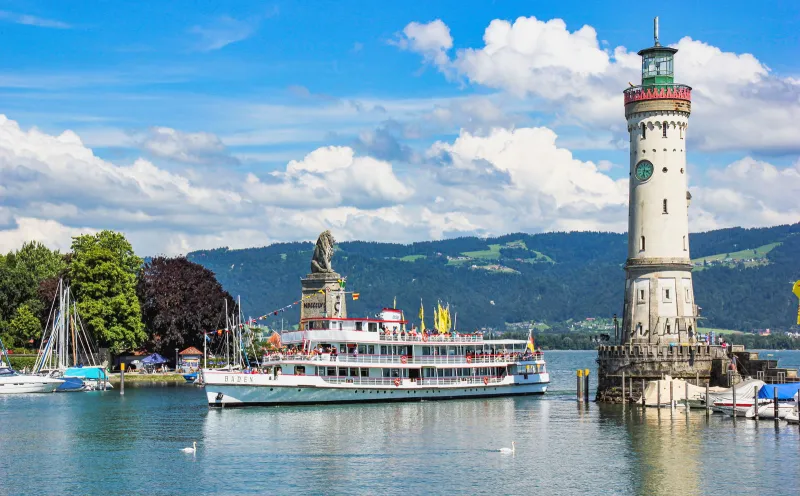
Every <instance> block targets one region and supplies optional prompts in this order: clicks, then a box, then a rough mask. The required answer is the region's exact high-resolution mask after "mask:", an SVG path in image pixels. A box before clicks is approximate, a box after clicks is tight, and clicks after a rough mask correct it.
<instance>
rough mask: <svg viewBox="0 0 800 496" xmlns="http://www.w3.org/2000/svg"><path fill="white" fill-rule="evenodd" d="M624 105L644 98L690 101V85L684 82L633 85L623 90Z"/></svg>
mask: <svg viewBox="0 0 800 496" xmlns="http://www.w3.org/2000/svg"><path fill="white" fill-rule="evenodd" d="M624 94H625V105H627V104H629V103H634V102H641V101H645V100H686V101H687V102H691V101H692V87H691V86H687V85H685V84H652V85H647V86H633V87H631V88H628V89H626V90H625V91H624Z"/></svg>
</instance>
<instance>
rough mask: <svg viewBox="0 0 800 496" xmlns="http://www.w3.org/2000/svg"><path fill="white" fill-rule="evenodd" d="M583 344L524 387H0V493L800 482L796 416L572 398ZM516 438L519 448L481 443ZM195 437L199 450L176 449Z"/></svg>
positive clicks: (794, 487)
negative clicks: (355, 395)
mask: <svg viewBox="0 0 800 496" xmlns="http://www.w3.org/2000/svg"><path fill="white" fill-rule="evenodd" d="M770 353H773V354H774V355H775V358H778V359H780V364H781V365H782V366H792V367H799V366H800V352H770ZM764 354H765V355H766V352H765V353H764ZM595 356H596V354H595V353H594V352H580V351H575V352H567V351H560V352H547V353H546V358H547V360H548V365H549V367H550V372H551V374H552V381H553V384H552V389H551V391H550V392H548V393H547V395H545V396H543V397H529V398H508V399H503V398H499V399H488V400H487V399H479V400H459V401H443V402H425V403H406V404H402V403H401V404H368V405H353V406H347V405H343V406H324V407H323V406H312V407H278V408H245V409H226V410H209V409H208V408H207V407H206V404H205V397H204V395H203V390H202V389H201V388H197V387H193V386H180V387H168V388H157V387H140V388H133V387H130V385H129V386H128V387H126V389H125V396H122V397H121V396H119V391H109V392H91V393H73V394H47V395H25V396H0V494H2V495H5V494H56V493H58V494H140V493H146V494H152V495H162V494H163V495H171V494H289V493H294V494H379V495H389V494H445V493H449V494H525V495H529V494H604V495H609V494H647V495H651V494H670V495H691V494H726V495H729V494H769V495H780V494H792V495H796V494H798V493H800V489H798V488H800V429H798V427H797V426H789V425H787V424H786V423H784V422H779V423H777V424H776V423H775V422H773V421H761V422H758V423H757V422H754V421H745V420H743V419H740V420H738V421H733V419H730V418H723V417H721V416H718V415H712V416H711V417H710V418H706V416H705V414H704V413H702V412H701V411H697V412H690V413H689V414H688V415H686V414H685V413H684V412H683V411H676V412H674V413H672V414H671V413H670V412H669V410H663V411H662V412H661V413H660V415H659V412H658V411H656V410H652V409H649V410H647V411H646V412H645V413H644V414H642V411H641V410H640V409H639V408H631V407H627V408H624V409H623V407H622V406H615V405H598V404H594V403H591V404H589V405H587V406H580V405H578V404H577V403H576V401H575V399H574V395H575V370H576V369H578V368H591V369H592V377H593V378H595V376H596V372H595V371H594V369H595V364H594V359H595ZM592 387H593V388H594V384H593V385H592ZM512 440H514V441H516V444H517V452H516V455H515V456H513V457H512V456H508V455H503V454H501V453H498V452H493V451H490V450H492V449H496V448H500V447H510V446H511V441H512ZM192 441H197V444H198V450H197V454H196V455H187V454H184V453H181V452H180V451H179V450H180V448H183V447H185V446H191V444H192Z"/></svg>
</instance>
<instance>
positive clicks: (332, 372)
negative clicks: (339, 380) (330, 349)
mask: <svg viewBox="0 0 800 496" xmlns="http://www.w3.org/2000/svg"><path fill="white" fill-rule="evenodd" d="M328 375H330V376H335V375H336V367H328Z"/></svg>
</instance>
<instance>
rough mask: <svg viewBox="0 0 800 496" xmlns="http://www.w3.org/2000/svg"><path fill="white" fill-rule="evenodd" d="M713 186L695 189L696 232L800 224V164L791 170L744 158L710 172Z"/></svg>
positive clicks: (797, 163)
mask: <svg viewBox="0 0 800 496" xmlns="http://www.w3.org/2000/svg"><path fill="white" fill-rule="evenodd" d="M708 176H709V179H711V180H712V183H713V185H714V186H712V187H703V188H695V189H694V200H693V203H692V208H691V209H690V213H691V215H692V218H691V221H692V226H693V229H702V230H705V229H717V228H722V227H733V226H742V227H760V226H765V225H777V224H794V223H795V222H798V221H800V203H798V201H797V199H798V198H800V160H798V161H797V162H795V163H794V164H793V165H792V166H789V167H786V168H783V169H781V168H778V167H775V166H774V165H772V164H770V163H767V162H763V161H760V160H756V159H754V158H752V157H745V158H743V159H741V160H737V161H736V162H733V163H732V164H730V165H728V166H727V167H725V168H724V169H721V170H711V171H709V172H708Z"/></svg>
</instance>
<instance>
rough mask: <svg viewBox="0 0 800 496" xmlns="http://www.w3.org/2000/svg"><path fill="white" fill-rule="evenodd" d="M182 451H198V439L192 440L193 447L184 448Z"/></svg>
mask: <svg viewBox="0 0 800 496" xmlns="http://www.w3.org/2000/svg"><path fill="white" fill-rule="evenodd" d="M181 451H183V452H184V453H194V452H196V451H197V441H192V447H191V448H183V449H182V450H181Z"/></svg>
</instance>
